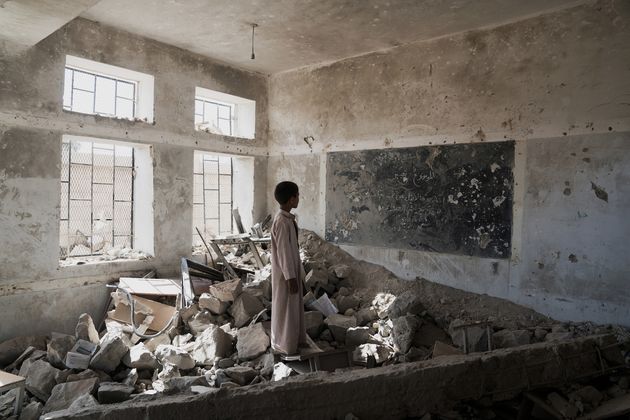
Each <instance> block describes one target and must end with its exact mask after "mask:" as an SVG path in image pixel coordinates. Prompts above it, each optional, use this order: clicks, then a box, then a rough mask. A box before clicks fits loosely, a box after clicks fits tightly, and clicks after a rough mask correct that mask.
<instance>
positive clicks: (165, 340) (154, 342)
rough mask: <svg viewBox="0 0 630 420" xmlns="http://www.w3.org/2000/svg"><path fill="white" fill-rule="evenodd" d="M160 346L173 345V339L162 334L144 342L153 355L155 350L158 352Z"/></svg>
mask: <svg viewBox="0 0 630 420" xmlns="http://www.w3.org/2000/svg"><path fill="white" fill-rule="evenodd" d="M160 344H167V345H168V344H171V339H170V338H169V336H168V334H160V335H158V336H157V337H153V338H150V339H148V340H147V341H145V342H144V345H145V346H146V347H147V349H148V350H149V351H150V352H151V353H155V350H157V348H158V346H159V345H160Z"/></svg>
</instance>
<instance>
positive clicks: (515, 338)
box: [492, 330, 531, 349]
mask: <svg viewBox="0 0 630 420" xmlns="http://www.w3.org/2000/svg"><path fill="white" fill-rule="evenodd" d="M530 341H531V336H530V334H529V331H527V330H514V331H512V330H501V331H497V332H495V333H494V334H492V346H493V347H494V348H498V349H502V348H507V347H517V346H526V345H528V344H529V343H530Z"/></svg>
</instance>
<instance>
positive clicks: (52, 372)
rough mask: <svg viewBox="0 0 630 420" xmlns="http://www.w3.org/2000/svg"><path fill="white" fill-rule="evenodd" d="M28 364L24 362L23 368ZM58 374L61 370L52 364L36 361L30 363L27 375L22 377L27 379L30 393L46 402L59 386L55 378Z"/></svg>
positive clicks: (27, 387)
mask: <svg viewBox="0 0 630 420" xmlns="http://www.w3.org/2000/svg"><path fill="white" fill-rule="evenodd" d="M26 364H27V363H26V362H24V363H23V364H22V366H24V365H26ZM20 373H22V370H20ZM58 373H59V369H57V368H54V367H53V366H51V365H50V363H48V362H46V361H44V360H35V361H34V362H31V363H28V365H27V368H26V372H25V374H24V375H20V376H25V377H26V383H25V386H26V389H27V390H28V392H30V393H31V394H33V395H35V396H36V397H37V398H39V399H40V400H41V401H43V402H45V401H46V400H48V398H49V397H50V393H51V391H52V389H53V388H54V387H55V385H57V381H56V380H55V378H56V376H57V374H58Z"/></svg>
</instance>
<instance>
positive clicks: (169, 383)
mask: <svg viewBox="0 0 630 420" xmlns="http://www.w3.org/2000/svg"><path fill="white" fill-rule="evenodd" d="M194 386H208V381H206V378H205V376H178V377H174V378H170V379H168V380H165V381H164V389H163V391H162V392H164V393H165V394H167V395H169V394H176V393H179V392H186V391H189V390H191V388H192V387H194Z"/></svg>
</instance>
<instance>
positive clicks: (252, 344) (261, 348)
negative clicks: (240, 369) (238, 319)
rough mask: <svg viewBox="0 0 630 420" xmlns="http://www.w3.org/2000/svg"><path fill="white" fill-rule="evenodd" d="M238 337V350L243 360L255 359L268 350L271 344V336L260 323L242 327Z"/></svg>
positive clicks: (239, 356)
mask: <svg viewBox="0 0 630 420" xmlns="http://www.w3.org/2000/svg"><path fill="white" fill-rule="evenodd" d="M236 337H237V338H236V340H237V341H236V351H237V352H238V358H239V359H241V360H251V359H255V358H256V357H258V356H260V355H261V354H263V353H264V352H266V351H267V349H268V348H269V345H270V340H269V336H268V335H267V333H266V332H265V328H264V327H263V325H262V324H260V323H258V324H254V325H252V326H250V327H245V328H241V329H240V330H238V334H237V336H236Z"/></svg>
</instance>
